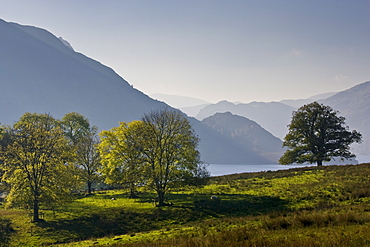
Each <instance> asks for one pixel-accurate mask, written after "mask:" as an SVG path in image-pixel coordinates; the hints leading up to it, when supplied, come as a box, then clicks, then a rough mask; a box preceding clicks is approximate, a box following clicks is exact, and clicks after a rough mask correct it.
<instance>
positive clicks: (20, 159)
mask: <svg viewBox="0 0 370 247" xmlns="http://www.w3.org/2000/svg"><path fill="white" fill-rule="evenodd" d="M66 144H67V143H66V139H65V136H64V133H63V131H62V129H61V127H60V123H59V121H58V120H56V119H54V118H53V117H52V116H50V115H49V114H37V113H25V114H24V115H23V116H22V117H21V118H20V120H19V121H18V122H17V123H15V124H14V126H13V130H12V141H11V143H10V144H9V145H7V146H6V148H5V150H3V152H2V154H3V156H2V159H3V162H2V163H1V166H2V169H3V171H4V174H3V180H5V181H6V182H7V183H9V184H10V185H11V190H10V193H9V195H8V196H7V198H6V199H7V205H8V206H11V205H18V206H25V207H26V208H31V209H32V210H33V221H35V222H36V221H39V220H40V218H39V209H40V203H45V204H49V205H50V204H53V203H56V202H61V201H63V199H64V198H66V196H67V195H69V194H70V190H71V188H72V187H73V185H72V184H73V179H71V177H73V176H71V174H70V172H69V168H68V165H67V162H66V161H67V157H68V154H67V153H66V150H67V149H66Z"/></svg>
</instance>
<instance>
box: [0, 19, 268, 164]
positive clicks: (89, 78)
mask: <svg viewBox="0 0 370 247" xmlns="http://www.w3.org/2000/svg"><path fill="white" fill-rule="evenodd" d="M0 54H1V56H0V88H1V90H0V122H1V124H9V125H11V124H13V123H14V122H16V121H17V120H18V119H19V118H20V116H21V115H22V114H24V113H25V112H38V113H50V114H51V115H53V116H54V117H56V118H61V117H63V115H64V114H66V113H68V112H78V113H80V114H82V115H84V116H86V117H87V118H89V119H90V122H91V123H92V124H93V125H97V126H98V128H99V130H103V129H110V128H112V127H115V126H118V122H120V121H132V120H137V119H140V118H141V116H142V115H143V114H144V113H148V112H150V111H151V110H156V109H160V108H163V107H169V106H168V105H167V104H165V103H164V102H160V101H157V100H154V99H152V98H150V97H149V96H147V95H145V94H144V93H142V92H140V91H138V90H136V89H135V88H133V87H132V86H131V85H129V83H128V82H127V81H125V80H124V79H123V78H122V77H121V76H119V75H118V74H117V73H115V72H114V71H113V70H112V69H111V68H109V67H107V66H105V65H103V64H101V63H99V62H97V61H95V60H93V59H91V58H88V57H86V56H85V55H83V54H81V53H78V52H75V51H74V50H73V48H72V45H71V44H69V43H68V42H67V41H66V40H63V39H62V38H57V37H55V36H54V35H53V34H51V33H50V32H48V31H46V30H44V29H41V28H36V27H32V26H22V25H19V24H15V23H8V22H5V21H3V20H1V19H0ZM189 120H190V122H191V123H192V126H193V127H194V129H195V131H196V134H197V135H199V137H200V139H201V142H200V145H199V150H200V152H201V158H202V160H203V161H204V162H206V163H219V164H236V163H242V164H248V163H251V162H252V163H253V164H258V163H263V162H265V161H266V160H265V159H264V158H263V157H259V156H258V155H255V156H253V157H250V156H248V155H247V154H246V152H245V150H244V149H243V147H242V146H241V145H240V144H238V143H237V142H235V141H234V140H231V139H229V138H226V137H225V136H223V135H221V134H220V133H219V132H217V131H216V130H214V129H212V128H210V127H209V126H207V125H205V124H204V123H201V122H199V121H198V120H196V119H194V118H189Z"/></svg>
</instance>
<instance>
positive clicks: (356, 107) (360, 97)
mask: <svg viewBox="0 0 370 247" xmlns="http://www.w3.org/2000/svg"><path fill="white" fill-rule="evenodd" d="M322 103H323V104H325V105H330V106H331V107H332V108H333V109H335V110H337V111H339V112H340V114H339V115H342V116H344V117H345V118H346V123H347V125H348V126H349V127H350V129H355V130H357V131H359V132H360V133H361V134H362V135H363V140H364V141H363V143H362V144H356V145H354V149H355V152H357V153H360V154H363V155H370V128H369V126H370V125H369V123H370V81H368V82H364V83H362V84H359V85H357V86H354V87H352V88H350V89H348V90H345V91H342V92H339V93H337V94H335V95H333V96H331V97H329V98H327V99H325V100H323V101H322Z"/></svg>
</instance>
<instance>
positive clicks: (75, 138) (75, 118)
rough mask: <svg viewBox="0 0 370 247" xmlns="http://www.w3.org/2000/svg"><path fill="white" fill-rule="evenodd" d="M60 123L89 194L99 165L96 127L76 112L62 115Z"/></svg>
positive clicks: (96, 177)
mask: <svg viewBox="0 0 370 247" xmlns="http://www.w3.org/2000/svg"><path fill="white" fill-rule="evenodd" d="M62 125H63V128H64V132H65V135H66V137H67V139H68V140H69V146H70V147H71V151H72V153H73V156H72V157H73V158H74V163H75V165H76V167H77V169H78V171H79V173H78V174H79V175H80V179H82V180H83V181H84V182H85V183H86V185H87V191H88V194H91V193H92V185H93V183H94V182H97V181H99V175H98V169H99V168H100V165H101V164H100V155H99V152H98V151H97V145H98V144H99V138H98V136H97V127H96V126H92V127H91V126H90V122H89V120H88V119H87V118H85V117H84V116H82V115H81V114H79V113H76V112H71V113H67V114H66V115H64V117H63V118H62Z"/></svg>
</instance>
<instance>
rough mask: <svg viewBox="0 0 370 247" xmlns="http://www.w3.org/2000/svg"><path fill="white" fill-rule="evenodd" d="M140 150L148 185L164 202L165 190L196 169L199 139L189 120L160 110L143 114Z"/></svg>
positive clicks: (177, 114)
mask: <svg viewBox="0 0 370 247" xmlns="http://www.w3.org/2000/svg"><path fill="white" fill-rule="evenodd" d="M142 121H143V123H144V124H143V126H144V129H143V131H142V134H143V137H142V139H143V140H145V142H142V143H141V144H142V146H141V147H140V151H141V152H142V153H143V155H144V158H145V161H146V164H147V166H146V167H147V171H148V174H149V177H148V178H149V185H150V186H151V187H152V188H153V189H154V190H155V191H156V192H157V194H158V203H159V205H160V206H161V205H164V195H165V193H166V192H167V191H168V190H169V189H170V188H173V187H176V186H178V185H179V184H180V183H182V182H186V179H187V178H188V177H191V176H192V175H193V174H194V172H196V171H197V169H198V164H199V163H200V160H199V152H198V150H197V146H198V142H199V139H198V138H197V137H196V135H195V133H194V130H193V129H192V128H191V126H190V123H189V121H188V120H187V119H186V118H185V117H184V116H183V115H182V114H181V113H180V112H178V111H175V110H168V109H162V110H158V111H153V112H150V113H149V114H145V115H144V117H143V118H142Z"/></svg>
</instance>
